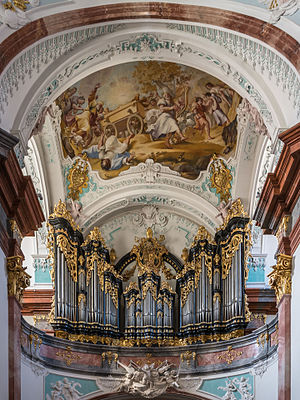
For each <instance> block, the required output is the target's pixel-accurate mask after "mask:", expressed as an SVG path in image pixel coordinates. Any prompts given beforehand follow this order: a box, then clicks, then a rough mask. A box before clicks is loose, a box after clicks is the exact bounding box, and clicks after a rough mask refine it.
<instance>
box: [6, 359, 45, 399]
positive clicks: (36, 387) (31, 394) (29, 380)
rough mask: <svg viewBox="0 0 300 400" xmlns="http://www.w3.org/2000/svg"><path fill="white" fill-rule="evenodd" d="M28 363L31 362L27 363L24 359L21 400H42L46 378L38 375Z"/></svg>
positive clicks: (22, 364)
mask: <svg viewBox="0 0 300 400" xmlns="http://www.w3.org/2000/svg"><path fill="white" fill-rule="evenodd" d="M28 362H30V361H27V360H26V361H25V360H24V359H23V358H22V363H21V399H22V400H42V399H43V398H44V377H43V376H42V375H36V374H35V373H34V372H33V371H32V369H31V367H30V366H29V365H28ZM1 398H2V397H1ZM3 399H4V398H3Z"/></svg>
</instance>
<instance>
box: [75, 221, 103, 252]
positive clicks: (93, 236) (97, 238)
mask: <svg viewBox="0 0 300 400" xmlns="http://www.w3.org/2000/svg"><path fill="white" fill-rule="evenodd" d="M90 242H100V243H101V244H102V246H103V247H105V248H106V244H105V241H104V239H103V237H102V235H101V232H100V229H99V228H98V227H97V226H95V228H94V229H92V230H91V231H90V233H89V234H88V236H87V237H86V239H85V241H84V243H83V244H82V245H81V246H82V247H85V246H87V245H88V244H89V243H90Z"/></svg>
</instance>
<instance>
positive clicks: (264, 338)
mask: <svg viewBox="0 0 300 400" xmlns="http://www.w3.org/2000/svg"><path fill="white" fill-rule="evenodd" d="M268 340H269V334H268V332H265V333H261V334H260V335H259V336H258V338H257V339H256V342H257V345H258V346H261V347H265V345H266V344H267V343H268Z"/></svg>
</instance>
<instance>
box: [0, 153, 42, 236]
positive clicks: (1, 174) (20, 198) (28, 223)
mask: <svg viewBox="0 0 300 400" xmlns="http://www.w3.org/2000/svg"><path fill="white" fill-rule="evenodd" d="M0 203H1V206H2V207H3V210H4V213H5V214H6V217H7V218H8V219H10V220H13V221H14V223H15V224H16V226H17V227H18V230H19V232H20V234H21V236H31V235H33V232H34V231H35V230H37V229H38V228H39V227H40V226H41V223H42V222H43V221H44V215H43V212H42V209H41V206H40V203H39V200H38V198H37V195H36V192H35V189H34V186H33V183H32V180H31V178H30V177H29V176H24V175H23V173H22V170H21V168H20V166H19V163H18V160H17V157H16V155H15V153H14V152H13V151H11V152H10V153H9V154H8V157H7V159H6V160H5V161H4V162H3V163H1V164H0Z"/></svg>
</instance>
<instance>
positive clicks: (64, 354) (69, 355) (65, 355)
mask: <svg viewBox="0 0 300 400" xmlns="http://www.w3.org/2000/svg"><path fill="white" fill-rule="evenodd" d="M56 355H57V356H58V357H60V358H61V359H62V360H63V361H65V363H66V364H67V365H68V367H69V366H70V365H71V364H73V362H75V361H78V360H79V359H80V358H82V357H81V356H79V355H78V354H74V353H73V352H72V349H71V346H67V347H66V350H65V351H63V350H60V351H58V352H57V353H56Z"/></svg>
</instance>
